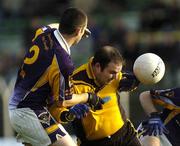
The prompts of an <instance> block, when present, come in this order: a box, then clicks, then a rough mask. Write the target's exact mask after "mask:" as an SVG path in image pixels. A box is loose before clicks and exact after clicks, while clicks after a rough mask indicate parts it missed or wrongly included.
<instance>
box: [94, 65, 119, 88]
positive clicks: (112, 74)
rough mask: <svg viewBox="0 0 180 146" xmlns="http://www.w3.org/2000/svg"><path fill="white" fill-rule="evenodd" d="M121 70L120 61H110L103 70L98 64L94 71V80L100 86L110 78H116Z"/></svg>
mask: <svg viewBox="0 0 180 146" xmlns="http://www.w3.org/2000/svg"><path fill="white" fill-rule="evenodd" d="M121 70H122V64H121V63H114V62H110V63H109V64H108V65H107V67H105V68H104V69H103V70H102V69H101V67H100V66H99V69H98V71H97V73H96V80H97V82H98V83H99V84H100V85H101V86H104V85H106V84H108V83H109V82H110V81H111V80H113V79H117V77H118V73H119V72H120V71H121Z"/></svg>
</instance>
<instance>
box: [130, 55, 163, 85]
mask: <svg viewBox="0 0 180 146" xmlns="http://www.w3.org/2000/svg"><path fill="white" fill-rule="evenodd" d="M133 72H134V74H135V76H136V77H137V79H138V80H139V81H140V82H141V83H143V84H146V85H151V84H155V83H157V82H159V81H160V80H161V79H162V78H163V76H164V73H165V65H164V62H163V60H162V59H161V58H160V57H159V56H158V55H156V54H154V53H145V54H142V55H141V56H139V57H138V58H137V59H136V60H135V62H134V65H133Z"/></svg>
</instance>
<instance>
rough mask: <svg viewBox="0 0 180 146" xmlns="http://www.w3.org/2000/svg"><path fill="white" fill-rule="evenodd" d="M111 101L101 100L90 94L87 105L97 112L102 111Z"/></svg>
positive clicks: (108, 98)
mask: <svg viewBox="0 0 180 146" xmlns="http://www.w3.org/2000/svg"><path fill="white" fill-rule="evenodd" d="M110 99H111V98H110V97H104V98H100V97H99V96H97V95H96V94H94V93H88V101H87V103H88V104H89V106H90V107H91V109H92V110H94V111H95V110H100V109H102V105H103V104H105V103H106V102H108V101H109V100H110Z"/></svg>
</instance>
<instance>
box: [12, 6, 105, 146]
mask: <svg viewBox="0 0 180 146" xmlns="http://www.w3.org/2000/svg"><path fill="white" fill-rule="evenodd" d="M60 23H61V24H60V26H59V27H58V28H53V27H52V25H49V26H44V27H42V28H39V29H38V30H37V31H36V34H35V36H34V38H33V40H32V44H31V47H30V48H29V49H28V51H27V53H26V54H25V57H24V60H23V62H22V65H21V66H20V68H19V71H18V75H17V80H16V83H15V87H14V91H13V93H12V96H11V97H10V100H9V115H10V121H11V124H12V127H13V128H14V130H15V131H16V132H17V133H18V136H17V138H18V140H19V141H21V142H22V143H24V144H25V145H32V146H49V145H51V146H60V145H61V146H75V145H76V144H75V143H74V141H73V140H72V139H71V137H70V135H69V134H68V133H67V132H66V130H65V129H64V128H63V126H62V125H61V124H58V123H57V122H56V121H55V120H54V118H53V117H52V116H51V114H50V113H49V110H48V108H47V107H50V106H51V104H52V105H53V106H56V107H65V108H66V111H65V113H66V114H65V115H64V118H66V119H68V120H72V118H70V117H72V115H73V117H74V116H75V117H76V118H81V117H83V116H85V115H86V113H87V112H88V110H89V109H88V107H87V105H86V104H83V103H88V105H89V106H90V107H93V108H94V107H96V106H98V107H101V104H102V101H101V99H100V98H99V97H97V96H96V95H95V94H90V93H83V94H67V95H65V92H64V91H65V89H68V87H69V86H68V77H69V75H70V74H71V73H72V72H73V70H74V65H73V62H72V60H71V56H70V53H71V52H70V47H71V46H72V45H75V44H77V43H78V42H79V41H80V40H81V39H82V37H83V36H84V35H88V33H89V31H88V29H87V23H88V18H87V15H86V14H85V13H84V12H83V11H82V10H80V9H77V8H68V9H67V10H65V11H64V13H63V14H62V17H61V19H60ZM73 105H74V106H73ZM70 106H71V108H69V109H67V107H70Z"/></svg>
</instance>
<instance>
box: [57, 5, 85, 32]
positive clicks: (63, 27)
mask: <svg viewBox="0 0 180 146" xmlns="http://www.w3.org/2000/svg"><path fill="white" fill-rule="evenodd" d="M86 21H87V15H86V14H85V12H83V11H82V10H80V9H77V8H68V9H66V10H65V11H64V13H63V14H62V16H61V19H60V26H59V31H60V32H61V33H63V34H73V33H74V32H75V30H76V28H77V27H80V26H83V25H85V23H86Z"/></svg>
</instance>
